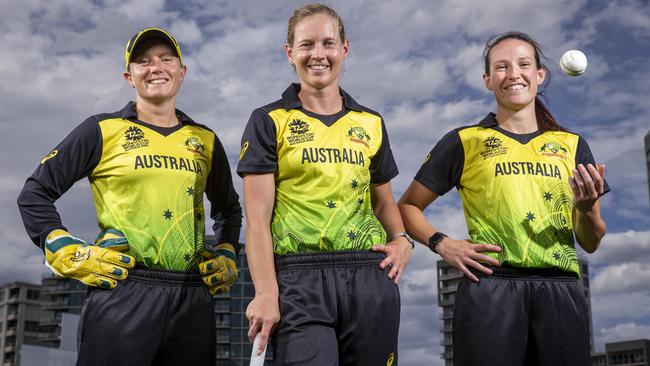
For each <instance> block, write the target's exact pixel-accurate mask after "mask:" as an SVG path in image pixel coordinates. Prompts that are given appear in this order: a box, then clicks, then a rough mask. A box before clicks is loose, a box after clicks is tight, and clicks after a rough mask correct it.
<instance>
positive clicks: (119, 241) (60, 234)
mask: <svg viewBox="0 0 650 366" xmlns="http://www.w3.org/2000/svg"><path fill="white" fill-rule="evenodd" d="M128 248H129V243H128V242H127V240H126V238H125V237H124V234H122V233H121V232H119V231H117V230H113V229H109V230H105V231H103V232H101V233H100V234H99V236H98V237H97V241H96V244H88V243H86V242H85V241H83V240H81V239H79V238H76V237H74V236H72V235H71V234H70V233H68V232H67V231H65V230H61V229H56V230H53V231H52V232H50V233H49V234H48V236H47V239H46V240H45V260H46V264H47V266H48V267H50V269H51V270H52V272H54V273H56V274H57V275H59V276H63V277H69V278H74V279H77V280H79V281H81V282H83V283H85V284H86V285H88V286H95V287H103V288H114V287H115V286H116V285H117V281H116V280H123V279H125V278H126V276H127V273H128V272H127V268H133V266H134V265H135V258H133V257H131V256H130V255H126V254H124V253H120V251H122V250H127V249H128Z"/></svg>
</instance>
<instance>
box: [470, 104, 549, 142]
mask: <svg viewBox="0 0 650 366" xmlns="http://www.w3.org/2000/svg"><path fill="white" fill-rule="evenodd" d="M478 125H479V126H481V127H485V128H491V129H493V130H496V131H499V132H500V133H501V134H503V135H505V136H508V137H510V138H511V139H513V140H515V141H518V142H519V143H520V144H523V145H525V144H527V143H528V142H530V140H532V139H534V138H535V137H537V136H539V135H541V134H542V132H541V131H540V130H537V131H535V132H531V133H525V134H518V133H514V132H510V131H508V130H505V129H503V128H501V127H499V122H498V121H497V116H496V114H494V113H492V112H490V113H488V114H487V116H485V118H483V119H482V120H481V122H479V123H478Z"/></svg>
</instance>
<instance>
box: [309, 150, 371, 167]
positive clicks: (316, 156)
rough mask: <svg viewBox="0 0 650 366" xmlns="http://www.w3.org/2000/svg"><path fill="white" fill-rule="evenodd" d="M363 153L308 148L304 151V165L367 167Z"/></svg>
mask: <svg viewBox="0 0 650 366" xmlns="http://www.w3.org/2000/svg"><path fill="white" fill-rule="evenodd" d="M365 161H366V160H365V158H364V156H363V152H362V151H358V150H354V149H340V148H333V147H308V148H303V149H302V162H301V163H302V164H305V163H335V164H340V163H347V164H352V165H360V166H365Z"/></svg>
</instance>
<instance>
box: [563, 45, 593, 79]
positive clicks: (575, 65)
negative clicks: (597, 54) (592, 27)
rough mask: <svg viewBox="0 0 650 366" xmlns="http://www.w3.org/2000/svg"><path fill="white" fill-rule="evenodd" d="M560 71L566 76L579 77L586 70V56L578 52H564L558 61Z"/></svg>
mask: <svg viewBox="0 0 650 366" xmlns="http://www.w3.org/2000/svg"><path fill="white" fill-rule="evenodd" d="M560 69H562V72H563V73H565V74H566V75H568V76H579V75H582V73H583V72H585V70H586V69H587V56H585V54H584V53H582V52H581V51H578V50H569V51H566V52H564V54H563V55H562V58H561V59H560Z"/></svg>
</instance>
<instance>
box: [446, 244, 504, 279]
mask: <svg viewBox="0 0 650 366" xmlns="http://www.w3.org/2000/svg"><path fill="white" fill-rule="evenodd" d="M436 250H437V251H438V254H440V256H441V257H442V259H444V260H445V262H447V263H449V264H451V265H452V266H454V267H456V268H458V269H460V270H461V271H463V273H465V276H467V277H468V278H469V279H471V280H472V281H474V282H478V277H476V275H474V274H473V273H472V272H471V271H470V270H469V268H467V267H468V266H469V267H472V268H474V269H476V270H479V271H481V272H483V273H485V274H487V275H491V274H492V270H491V269H489V268H487V267H485V266H484V265H483V264H481V263H487V264H491V265H493V266H498V265H499V260H498V259H496V258H492V257H490V256H488V255H485V254H483V253H482V252H495V253H498V252H500V251H501V247H500V246H498V245H493V244H474V243H471V242H469V241H467V240H454V239H451V238H449V237H446V238H444V239H442V241H441V242H440V243H438V246H437V248H436Z"/></svg>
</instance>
